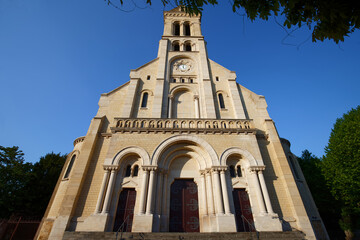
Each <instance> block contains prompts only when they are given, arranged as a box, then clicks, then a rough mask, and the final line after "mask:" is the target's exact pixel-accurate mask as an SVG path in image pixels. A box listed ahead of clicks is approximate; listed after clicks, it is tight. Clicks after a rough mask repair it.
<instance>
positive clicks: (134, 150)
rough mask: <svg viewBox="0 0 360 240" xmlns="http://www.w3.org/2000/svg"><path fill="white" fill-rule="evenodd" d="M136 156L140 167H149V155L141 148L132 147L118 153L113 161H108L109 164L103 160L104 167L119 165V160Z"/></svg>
mask: <svg viewBox="0 0 360 240" xmlns="http://www.w3.org/2000/svg"><path fill="white" fill-rule="evenodd" d="M129 154H136V155H138V156H139V157H140V158H141V164H142V165H150V157H149V154H148V153H147V152H146V151H145V150H144V149H143V148H141V147H137V146H132V147H127V148H124V149H123V150H121V151H120V152H118V153H117V154H116V155H115V157H114V158H113V159H110V161H111V162H108V161H106V160H105V163H104V165H115V166H118V165H120V161H121V159H123V158H124V157H125V156H126V155H129Z"/></svg>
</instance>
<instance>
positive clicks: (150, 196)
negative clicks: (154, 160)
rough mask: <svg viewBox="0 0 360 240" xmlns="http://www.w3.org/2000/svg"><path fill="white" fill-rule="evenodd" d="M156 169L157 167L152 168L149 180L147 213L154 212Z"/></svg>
mask: <svg viewBox="0 0 360 240" xmlns="http://www.w3.org/2000/svg"><path fill="white" fill-rule="evenodd" d="M155 170H156V168H155V167H153V168H150V180H149V191H148V196H147V203H146V214H148V215H149V214H152V213H153V211H152V207H153V206H152V205H153V204H152V203H153V195H154V194H153V192H154V185H155V181H154V179H155Z"/></svg>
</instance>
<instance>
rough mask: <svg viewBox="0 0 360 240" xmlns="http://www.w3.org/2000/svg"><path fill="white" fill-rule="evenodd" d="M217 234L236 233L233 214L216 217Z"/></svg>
mask: <svg viewBox="0 0 360 240" xmlns="http://www.w3.org/2000/svg"><path fill="white" fill-rule="evenodd" d="M216 219H217V227H218V229H217V231H218V232H236V223H235V217H234V214H224V215H217V216H216Z"/></svg>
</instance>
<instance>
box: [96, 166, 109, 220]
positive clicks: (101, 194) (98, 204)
mask: <svg viewBox="0 0 360 240" xmlns="http://www.w3.org/2000/svg"><path fill="white" fill-rule="evenodd" d="M108 178H109V169H105V174H104V178H103V181H102V184H101V188H100V193H99V197H98V200H97V203H96V207H95V214H97V213H100V212H101V207H102V203H103V199H104V194H105V187H106V184H107V182H108Z"/></svg>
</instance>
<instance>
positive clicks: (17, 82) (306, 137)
mask: <svg viewBox="0 0 360 240" xmlns="http://www.w3.org/2000/svg"><path fill="white" fill-rule="evenodd" d="M134 1H135V2H136V3H138V5H139V6H144V4H143V2H144V1H142V0H134ZM128 2H130V1H128ZM159 2H160V1H156V0H154V4H153V6H152V7H151V8H146V9H135V10H134V11H133V12H130V13H125V12H122V11H118V10H116V9H114V8H112V7H110V6H107V5H106V3H105V2H104V1H103V0H76V1H73V0H61V1H55V0H31V1H26V0H0V83H1V85H0V86H1V87H0V92H1V94H0V109H1V111H0V145H2V146H14V145H16V146H19V147H20V149H22V150H23V152H24V153H25V159H26V160H27V161H31V162H35V161H38V160H39V157H40V156H43V155H45V154H46V153H49V152H51V151H54V152H56V153H57V152H61V153H68V152H70V151H71V150H72V148H73V146H72V142H73V140H74V139H75V138H77V137H79V136H84V135H85V134H86V131H87V128H88V127H89V124H90V120H91V119H92V118H93V117H94V116H95V114H96V112H97V108H98V105H97V103H98V100H99V97H100V94H101V93H105V92H109V91H111V90H113V89H114V88H116V87H118V86H120V85H121V84H123V83H125V82H126V81H128V80H129V72H130V69H135V68H137V67H139V66H141V65H143V64H144V63H146V62H148V61H150V60H152V59H154V58H156V55H157V47H158V42H159V40H160V38H161V35H162V31H163V16H162V10H163V7H162V6H161V4H160V3H159ZM221 2H224V3H222V4H220V6H218V7H206V9H205V12H204V14H203V17H202V30H203V35H204V36H205V40H206V41H207V47H208V53H209V57H210V58H211V59H212V60H214V61H216V62H218V63H219V64H221V65H223V66H224V67H226V68H228V69H230V70H233V71H236V73H237V81H238V82H239V83H240V84H242V85H243V86H245V87H247V88H248V89H250V90H252V91H254V92H255V93H257V94H260V95H264V96H265V98H266V100H267V103H268V111H269V113H270V116H271V118H272V119H273V120H274V121H275V123H276V126H277V129H278V132H279V134H280V136H281V137H284V138H287V139H289V140H290V141H291V143H292V147H291V149H292V151H293V152H294V153H295V154H297V155H300V154H301V151H302V150H304V149H308V150H309V151H311V152H313V153H314V154H316V155H318V156H322V155H323V154H324V147H325V146H326V144H327V141H328V138H329V134H330V131H331V128H332V126H333V124H334V122H335V120H336V118H338V117H341V116H342V114H343V113H345V112H347V111H349V110H350V109H351V108H354V107H356V106H357V105H358V104H360V94H359V90H360V81H359V80H360V79H359V76H360V61H359V57H360V33H359V31H357V32H355V33H354V34H352V35H351V36H350V37H349V38H347V39H346V41H345V43H341V44H339V45H336V44H334V43H333V42H331V41H326V42H319V43H312V42H311V41H307V42H305V43H304V44H302V45H301V46H300V48H299V49H298V48H297V47H296V46H290V45H285V44H283V42H282V40H283V38H284V37H285V36H286V34H285V32H284V30H283V29H282V28H281V27H279V26H278V25H277V24H276V23H275V21H274V19H273V18H271V19H270V20H269V21H268V22H265V21H260V20H259V21H255V22H253V23H252V22H250V21H248V20H246V19H245V20H244V19H243V18H242V17H241V16H239V15H236V14H233V13H232V11H231V7H230V6H229V5H228V3H227V1H221ZM225 2H226V3H225ZM125 7H126V8H127V9H131V8H132V6H130V5H129V6H125ZM169 9H170V8H168V10H169ZM309 36H310V32H308V31H307V30H306V29H301V30H299V31H296V32H295V33H294V34H293V36H292V37H290V38H288V39H287V40H286V43H291V44H295V45H299V44H300V43H302V42H304V41H305V40H306V39H308V38H309Z"/></svg>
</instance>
